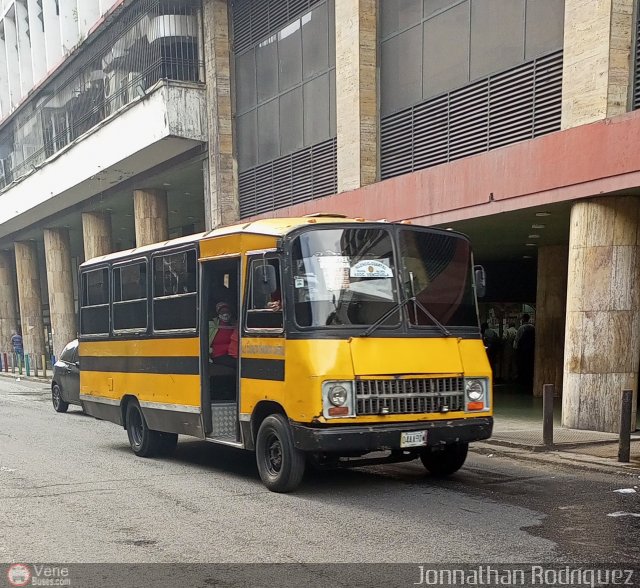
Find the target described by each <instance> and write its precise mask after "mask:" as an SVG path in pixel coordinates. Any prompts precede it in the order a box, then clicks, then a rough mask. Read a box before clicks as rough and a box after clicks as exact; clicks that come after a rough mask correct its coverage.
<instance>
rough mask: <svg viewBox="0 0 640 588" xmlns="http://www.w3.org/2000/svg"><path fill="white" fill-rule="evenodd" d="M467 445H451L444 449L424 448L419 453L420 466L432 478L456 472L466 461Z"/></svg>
mask: <svg viewBox="0 0 640 588" xmlns="http://www.w3.org/2000/svg"><path fill="white" fill-rule="evenodd" d="M468 450H469V444H468V443H452V444H451V445H446V446H445V447H444V448H442V449H440V448H436V449H431V448H426V449H424V450H423V451H422V452H421V453H420V459H421V460H422V465H424V467H425V468H427V470H428V471H429V473H431V474H432V475H433V476H438V477H445V476H450V475H451V474H454V473H455V472H457V471H458V470H459V469H460V468H461V467H462V466H463V465H464V462H465V460H466V459H467V451H468Z"/></svg>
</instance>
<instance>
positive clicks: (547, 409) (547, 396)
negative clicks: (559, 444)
mask: <svg viewBox="0 0 640 588" xmlns="http://www.w3.org/2000/svg"><path fill="white" fill-rule="evenodd" d="M553 395H554V386H553V384H545V385H544V386H542V442H543V443H544V444H545V445H546V446H547V447H552V446H553Z"/></svg>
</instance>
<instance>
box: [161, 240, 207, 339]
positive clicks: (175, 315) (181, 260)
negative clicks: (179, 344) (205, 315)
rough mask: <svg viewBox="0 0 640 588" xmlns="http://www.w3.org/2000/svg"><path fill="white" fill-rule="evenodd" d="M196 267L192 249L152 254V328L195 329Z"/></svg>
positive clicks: (196, 304)
mask: <svg viewBox="0 0 640 588" xmlns="http://www.w3.org/2000/svg"><path fill="white" fill-rule="evenodd" d="M197 269H198V268H197V260H196V252H195V251H194V250H191V251H183V252H181V253H171V254H168V255H158V256H155V257H154V258H153V329H154V331H175V330H189V331H195V330H196V326H197V315H198V299H197V291H196V283H197Z"/></svg>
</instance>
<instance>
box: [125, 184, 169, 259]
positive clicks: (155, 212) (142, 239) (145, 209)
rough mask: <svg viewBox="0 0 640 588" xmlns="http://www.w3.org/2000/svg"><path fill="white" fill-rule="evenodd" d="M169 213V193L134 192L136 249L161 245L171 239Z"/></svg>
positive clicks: (158, 191)
mask: <svg viewBox="0 0 640 588" xmlns="http://www.w3.org/2000/svg"><path fill="white" fill-rule="evenodd" d="M167 213H168V211H167V193H166V192H165V191H164V190H134V192H133V217H134V222H135V225H136V247H141V246H142V245H150V244H151V243H160V242H161V241H166V240H167V239H168V238H169V217H168V214H167Z"/></svg>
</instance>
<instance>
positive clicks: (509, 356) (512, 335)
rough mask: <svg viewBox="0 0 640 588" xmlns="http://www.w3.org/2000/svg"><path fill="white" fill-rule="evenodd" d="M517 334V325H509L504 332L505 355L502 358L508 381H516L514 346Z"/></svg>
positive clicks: (505, 376)
mask: <svg viewBox="0 0 640 588" xmlns="http://www.w3.org/2000/svg"><path fill="white" fill-rule="evenodd" d="M517 334H518V329H516V325H515V323H509V326H508V327H507V329H506V330H505V332H504V346H503V349H504V355H503V357H502V364H503V377H504V379H505V380H507V381H512V380H515V379H516V357H515V349H514V348H513V344H514V342H515V340H516V335H517Z"/></svg>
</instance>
